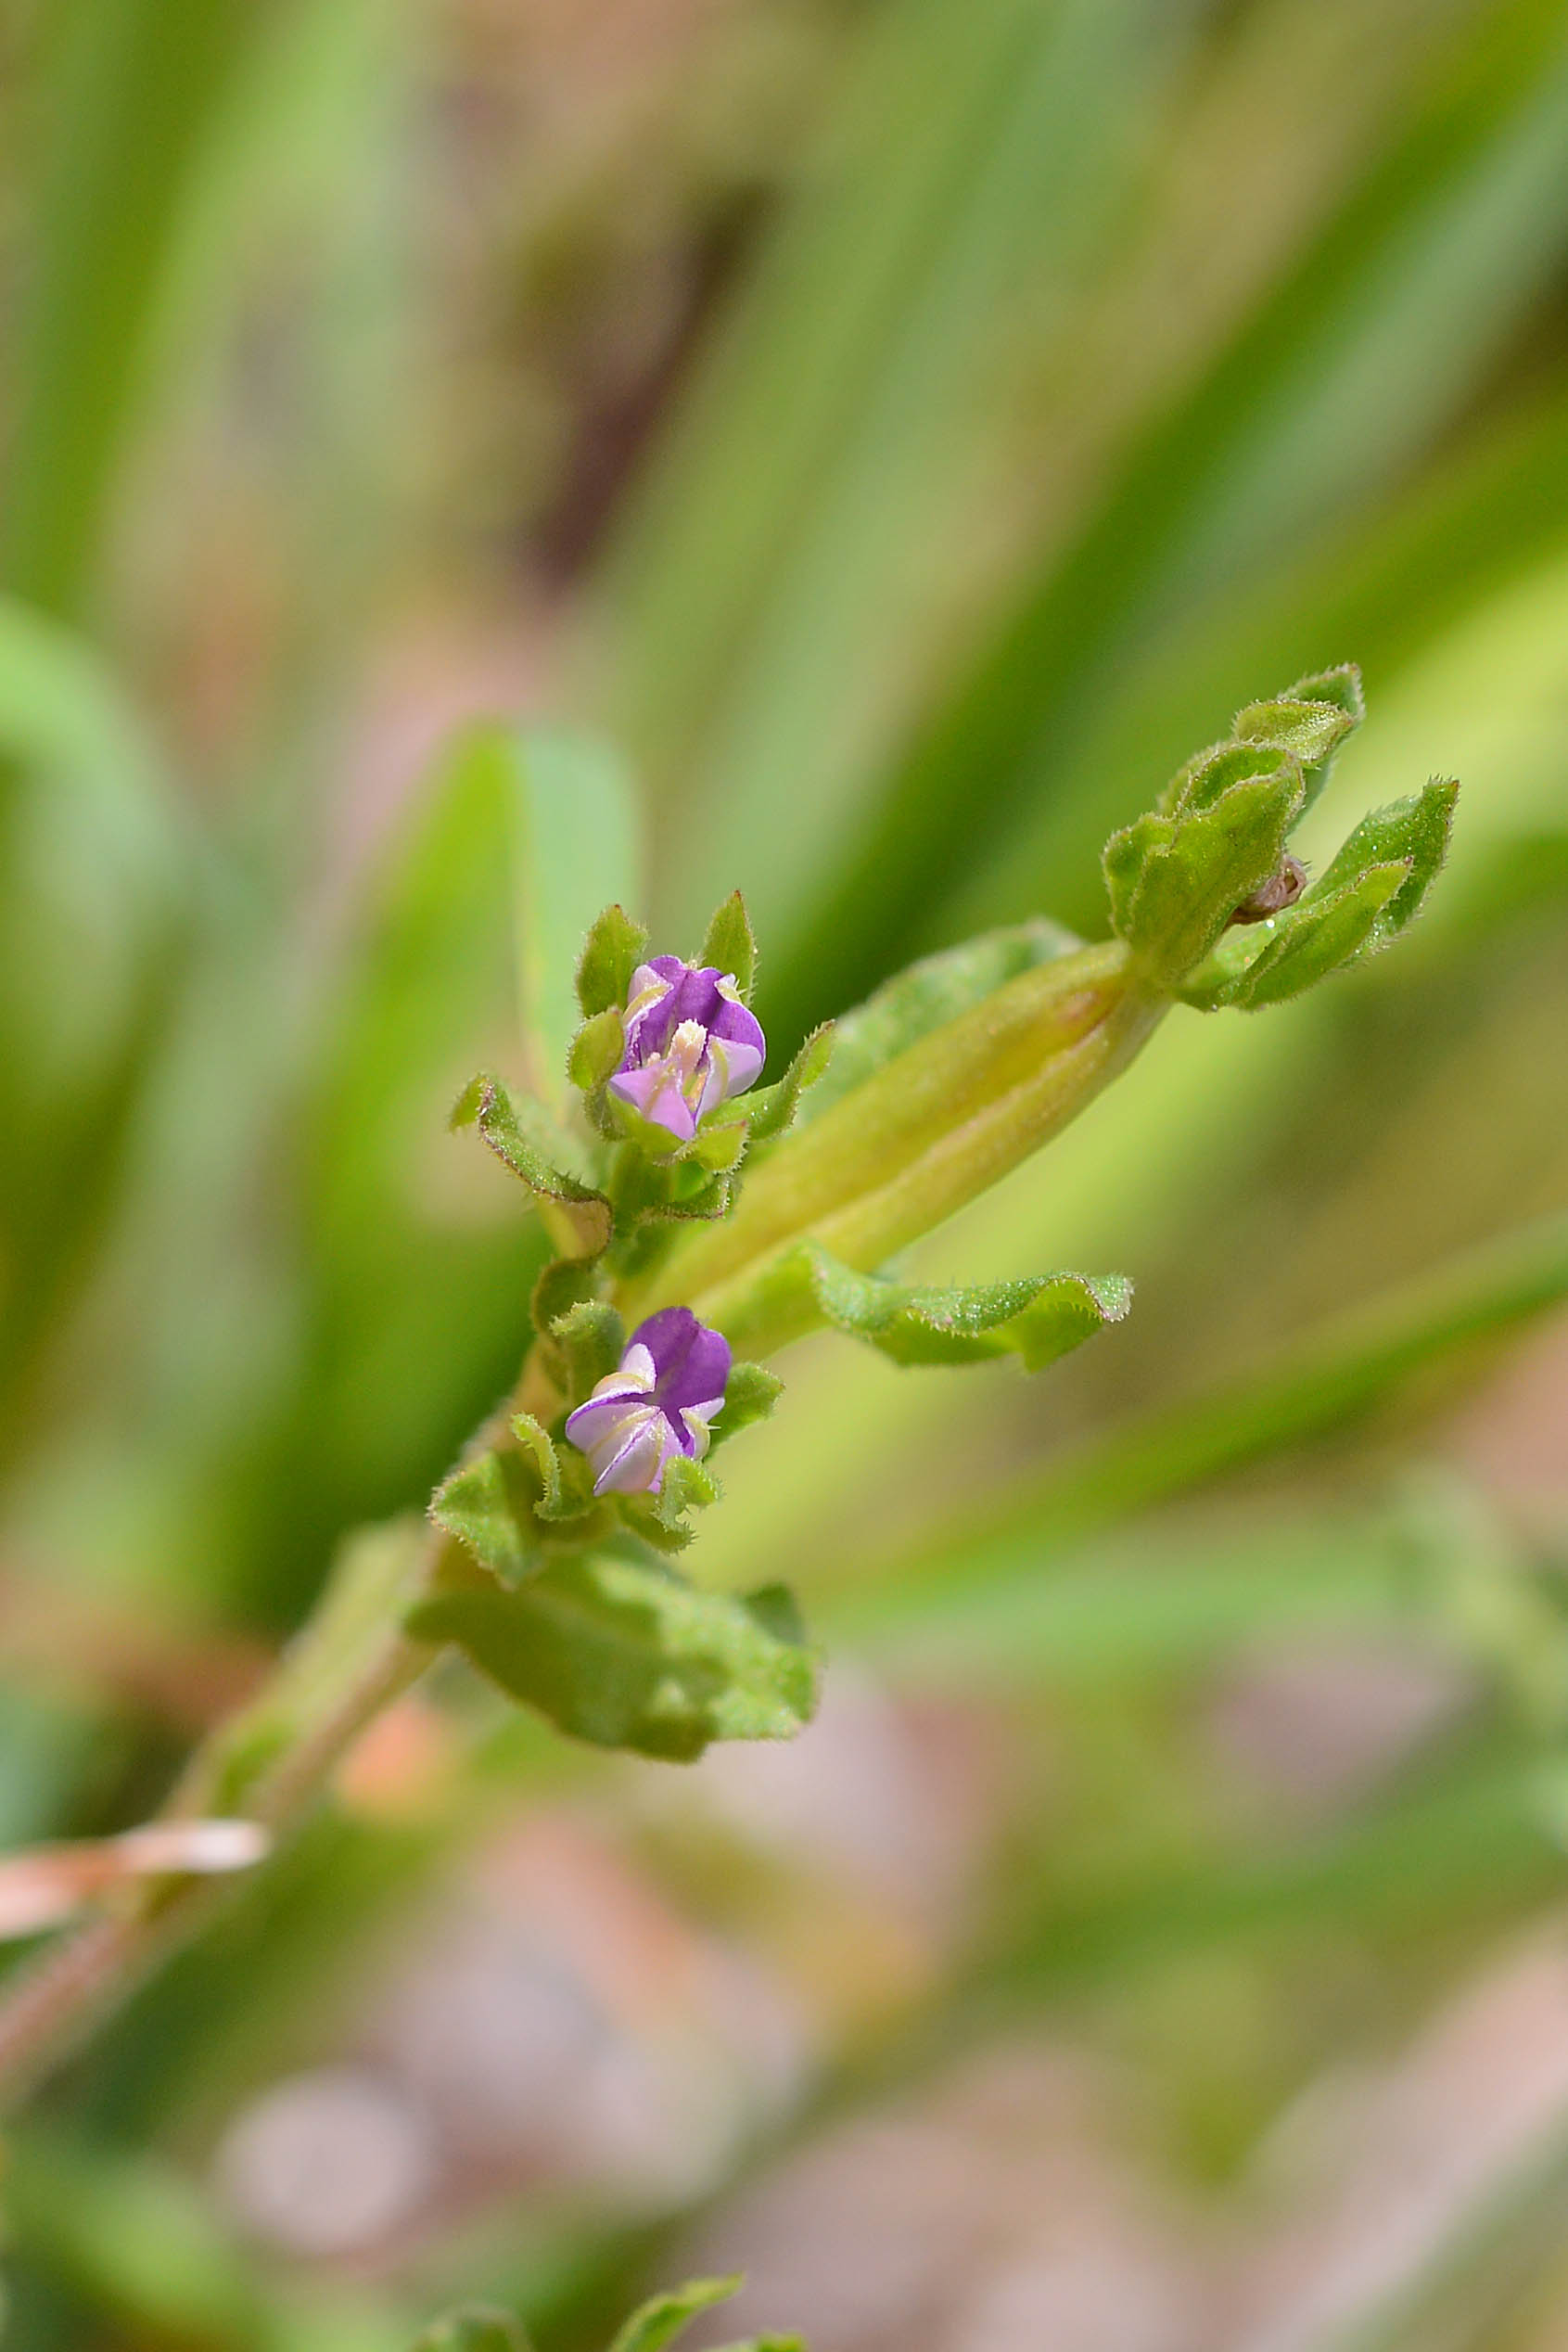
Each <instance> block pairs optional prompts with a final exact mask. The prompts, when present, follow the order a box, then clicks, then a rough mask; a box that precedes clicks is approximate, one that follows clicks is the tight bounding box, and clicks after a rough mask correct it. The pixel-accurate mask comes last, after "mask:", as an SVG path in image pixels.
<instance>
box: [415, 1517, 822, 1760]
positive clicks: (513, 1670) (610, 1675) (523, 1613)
mask: <svg viewBox="0 0 1568 2352" xmlns="http://www.w3.org/2000/svg"><path fill="white" fill-rule="evenodd" d="M409 1630H410V1631H411V1632H413V1633H414V1635H415V1636H416V1638H418V1639H420V1640H423V1641H431V1642H447V1641H451V1642H456V1643H460V1644H461V1645H462V1647H463V1648H464V1649H465V1651H466V1653H467V1655H468V1656H469V1657H470V1658H471V1659H472V1660H473V1662H474V1664H475V1665H476V1666H477V1667H478V1668H479V1669H480V1671H481V1672H482V1673H485V1674H488V1675H489V1676H490V1677H491V1681H496V1682H499V1683H500V1685H501V1687H502V1689H503V1690H504V1691H507V1692H509V1693H510V1694H511V1695H512V1696H513V1697H514V1698H516V1699H521V1700H523V1701H524V1702H525V1703H526V1704H527V1705H528V1706H533V1707H537V1708H538V1709H539V1711H540V1713H541V1714H542V1715H544V1716H546V1717H548V1719H550V1721H551V1722H553V1723H554V1724H555V1725H556V1726H557V1728H558V1729H559V1730H561V1731H563V1732H568V1733H569V1734H570V1735H571V1736H572V1737H573V1738H575V1739H580V1740H586V1741H588V1742H589V1743H591V1744H592V1745H594V1746H596V1747H614V1748H631V1749H633V1750H635V1751H636V1753H637V1754H639V1755H642V1756H655V1757H660V1758H665V1759H666V1760H668V1761H669V1762H672V1763H688V1762H690V1761H691V1760H692V1759H693V1758H696V1757H698V1756H700V1755H701V1754H702V1752H703V1750H704V1749H705V1748H706V1747H708V1745H710V1743H711V1742H713V1741H714V1740H725V1739H731V1740H767V1739H788V1738H791V1737H792V1736H793V1735H794V1733H795V1732H797V1731H798V1730H799V1729H800V1727H801V1725H802V1724H803V1723H806V1722H808V1721H809V1719H810V1717H811V1715H812V1712H813V1711H814V1709H815V1706H816V1669H815V1666H814V1664H813V1661H812V1658H811V1654H810V1652H809V1649H808V1648H807V1646H806V1643H805V1640H804V1637H803V1634H802V1632H801V1629H800V1625H799V1621H798V1618H797V1615H796V1612H795V1607H794V1604H793V1602H792V1601H791V1600H790V1598H789V1596H788V1594H787V1593H785V1592H784V1591H783V1590H782V1588H781V1587H778V1586H771V1587H768V1588H766V1589H765V1590H764V1591H760V1592H756V1593H752V1594H751V1595H749V1596H748V1597H747V1598H745V1599H742V1598H739V1597H737V1596H735V1595H733V1594H731V1593H725V1592H706V1591H700V1590H699V1589H698V1588H697V1587H696V1586H695V1585H693V1584H690V1583H689V1582H688V1581H687V1580H686V1579H685V1578H683V1577H682V1576H679V1575H677V1574H676V1572H675V1571H674V1570H673V1569H672V1568H669V1567H667V1566H664V1564H663V1563H662V1562H660V1561H657V1560H653V1559H648V1558H636V1559H632V1558H622V1557H618V1556H614V1555H610V1554H603V1555H601V1556H598V1557H594V1558H583V1557H581V1556H576V1557H572V1558H568V1559H564V1560H560V1561H557V1562H555V1564H554V1565H553V1566H548V1567H546V1568H544V1569H543V1570H542V1572H541V1573H540V1574H539V1575H537V1576H535V1577H533V1578H532V1579H530V1580H529V1583H527V1584H526V1585H523V1586H522V1587H520V1588H519V1589H518V1590H517V1591H500V1590H499V1589H498V1590H495V1591H469V1592H448V1593H441V1594H440V1595H438V1596H437V1597H436V1598H434V1599H432V1600H429V1601H427V1602H425V1603H423V1604H420V1605H419V1606H418V1607H417V1608H416V1609H415V1610H414V1612H413V1614H412V1616H411V1617H410V1618H409Z"/></svg>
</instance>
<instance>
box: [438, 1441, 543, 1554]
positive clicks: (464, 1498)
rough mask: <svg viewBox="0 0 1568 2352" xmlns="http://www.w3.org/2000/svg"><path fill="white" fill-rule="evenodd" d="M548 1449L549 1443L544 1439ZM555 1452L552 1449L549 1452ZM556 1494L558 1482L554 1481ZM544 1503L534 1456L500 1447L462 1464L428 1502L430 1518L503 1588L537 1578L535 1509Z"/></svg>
mask: <svg viewBox="0 0 1568 2352" xmlns="http://www.w3.org/2000/svg"><path fill="white" fill-rule="evenodd" d="M545 1443H546V1444H547V1445H548V1444H549V1439H548V1438H546V1439H545ZM551 1451H552V1453H554V1448H552V1449H551ZM556 1491H557V1493H558V1492H559V1481H558V1479H557V1481H556ZM541 1498H542V1479H541V1476H540V1470H539V1466H538V1461H537V1457H535V1456H533V1455H532V1454H531V1453H530V1454H523V1453H519V1452H516V1451H514V1450H513V1449H512V1448H511V1447H510V1446H500V1447H494V1448H491V1449H489V1450H487V1451H485V1452H484V1453H479V1454H476V1455H475V1456H474V1458H473V1460H472V1461H470V1462H465V1463H460V1464H459V1465H458V1467H457V1468H456V1469H455V1470H453V1471H452V1472H451V1473H450V1475H449V1476H447V1477H445V1478H443V1479H442V1481H441V1483H440V1486H439V1487H438V1488H437V1489H436V1491H435V1493H434V1495H433V1496H432V1497H431V1499H430V1516H431V1518H432V1519H433V1520H434V1522H435V1524H436V1526H437V1527H438V1528H440V1529H441V1531H442V1533H443V1534H445V1535H450V1536H454V1537H455V1538H456V1539H457V1541H458V1542H459V1543H461V1544H462V1546H463V1547H464V1550H465V1551H466V1552H469V1553H472V1554H473V1556H474V1558H475V1559H476V1560H477V1561H478V1564H479V1566H480V1567H482V1568H488V1569H489V1570H490V1572H491V1576H493V1577H499V1578H500V1579H501V1581H502V1583H503V1584H505V1585H518V1584H521V1583H522V1582H523V1581H524V1579H526V1578H528V1577H530V1576H532V1575H534V1574H535V1573H536V1571H537V1570H538V1569H539V1567H540V1566H542V1562H543V1558H544V1552H543V1544H542V1535H541V1531H540V1528H539V1523H538V1520H537V1519H536V1517H535V1515H534V1506H535V1505H536V1503H538V1502H540V1500H541Z"/></svg>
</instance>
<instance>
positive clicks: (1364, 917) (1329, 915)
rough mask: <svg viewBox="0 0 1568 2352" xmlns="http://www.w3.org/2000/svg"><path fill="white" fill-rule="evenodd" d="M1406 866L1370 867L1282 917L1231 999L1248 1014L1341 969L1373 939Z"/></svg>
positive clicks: (1403, 879)
mask: <svg viewBox="0 0 1568 2352" xmlns="http://www.w3.org/2000/svg"><path fill="white" fill-rule="evenodd" d="M1409 872H1410V870H1409V866H1408V865H1405V864H1404V863H1398V864H1394V865H1372V866H1368V867H1367V869H1366V871H1365V872H1364V873H1362V874H1358V875H1357V876H1355V878H1354V880H1352V881H1349V882H1347V883H1345V886H1344V888H1341V889H1337V890H1333V891H1332V892H1330V893H1329V895H1328V896H1327V897H1319V896H1318V895H1317V893H1316V892H1314V894H1313V895H1312V897H1311V898H1310V899H1306V900H1303V901H1302V902H1301V905H1300V906H1299V908H1293V909H1292V917H1293V918H1294V919H1290V920H1286V919H1283V918H1281V919H1280V920H1279V924H1278V935H1277V936H1276V937H1275V938H1274V939H1272V940H1269V941H1268V945H1267V946H1266V947H1265V948H1264V950H1263V952H1262V953H1261V954H1260V955H1259V956H1258V957H1257V958H1256V961H1255V962H1254V963H1252V964H1249V965H1248V966H1247V968H1246V970H1245V972H1244V973H1243V975H1242V977H1241V978H1240V980H1239V981H1238V982H1237V983H1236V985H1235V988H1234V991H1233V992H1232V993H1231V994H1230V997H1229V998H1228V999H1227V1002H1228V1003H1232V1004H1238V1005H1240V1006H1241V1007H1242V1008H1243V1010H1244V1011H1246V1012H1256V1011H1260V1010H1261V1009H1262V1008H1263V1007H1264V1006H1265V1005H1268V1004H1282V1003H1284V1002H1285V1000H1286V999H1287V997H1292V996H1299V995H1300V993H1301V991H1302V990H1303V989H1308V988H1311V987H1313V986H1314V984H1315V983H1316V982H1317V981H1319V980H1321V979H1326V978H1328V976H1329V974H1330V973H1331V972H1337V971H1340V970H1341V969H1342V968H1343V967H1344V966H1345V965H1346V964H1348V963H1350V962H1351V961H1352V959H1353V958H1354V957H1355V956H1356V955H1357V954H1358V953H1359V952H1360V951H1361V949H1362V948H1363V947H1364V946H1365V945H1366V944H1367V942H1368V941H1369V940H1370V939H1371V937H1372V935H1373V933H1374V931H1375V930H1376V928H1377V926H1378V923H1379V920H1380V918H1381V917H1382V916H1383V914H1384V911H1385V909H1386V908H1387V907H1388V905H1389V903H1390V901H1392V900H1393V899H1394V898H1395V897H1396V894H1397V893H1398V892H1399V891H1400V890H1401V889H1403V888H1404V887H1405V885H1406V883H1407V882H1408V881H1409Z"/></svg>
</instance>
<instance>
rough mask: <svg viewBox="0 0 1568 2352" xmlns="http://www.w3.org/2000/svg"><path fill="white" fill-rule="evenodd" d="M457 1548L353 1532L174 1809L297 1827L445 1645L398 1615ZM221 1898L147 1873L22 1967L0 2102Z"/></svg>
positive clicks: (1, 2009)
mask: <svg viewBox="0 0 1568 2352" xmlns="http://www.w3.org/2000/svg"><path fill="white" fill-rule="evenodd" d="M454 1551H455V1547H453V1545H452V1544H451V1543H450V1541H449V1540H448V1539H447V1538H445V1537H441V1536H437V1535H432V1534H430V1533H428V1532H427V1531H424V1530H422V1529H421V1528H419V1526H418V1524H417V1523H416V1522H414V1523H397V1524H395V1525H393V1526H391V1527H389V1528H370V1529H367V1530H365V1531H364V1532H363V1533H362V1534H361V1535H359V1536H358V1537H357V1538H355V1539H354V1540H352V1541H351V1543H350V1545H349V1546H348V1548H347V1550H346V1552H345V1553H344V1554H343V1557H342V1559H341V1561H340V1563H339V1566H338V1568H337V1569H336V1571H335V1572H334V1574H333V1576H332V1578H331V1579H330V1581H329V1583H328V1585H327V1588H326V1591H325V1593H324V1594H323V1596H322V1599H321V1601H320V1603H319V1604H318V1605H317V1608H316V1610H315V1612H314V1614H313V1616H312V1617H311V1619H310V1621H309V1623H308V1624H307V1625H306V1627H305V1628H304V1630H302V1631H301V1633H300V1636H299V1638H298V1639H297V1640H296V1641H295V1643H293V1644H292V1646H291V1647H290V1649H289V1650H288V1651H287V1652H286V1654H285V1655H284V1657H283V1658H282V1660H281V1661H280V1663H279V1666H278V1668H277V1671H276V1672H275V1674H274V1676H273V1678H272V1680H271V1681H270V1682H269V1683H268V1685H267V1687H266V1689H265V1690H264V1691H262V1692H261V1694H260V1696H259V1697H257V1698H256V1699H255V1700H253V1701H252V1702H251V1703H250V1704H249V1706H246V1707H243V1708H242V1709H241V1710H240V1712H239V1713H238V1714H237V1715H236V1716H234V1717H232V1718H231V1719H229V1721H228V1722H226V1723H224V1724H221V1725H219V1726H218V1728H217V1730H216V1731H215V1732H213V1733H212V1734H211V1735H210V1737H209V1738H208V1739H207V1740H205V1741H203V1743H202V1745H200V1746H199V1747H198V1749H197V1751H196V1754H195V1755H194V1756H193V1758H191V1761H190V1763H189V1765H188V1767H187V1768H186V1770H185V1773H184V1775H183V1776H182V1778H181V1780H180V1782H179V1784H178V1785H177V1787H176V1788H175V1789H174V1791H173V1793H172V1796H170V1799H169V1801H168V1804H167V1805H166V1806H165V1807H164V1809H163V1810H164V1815H165V1817H167V1818H171V1819H177V1820H194V1819H199V1818H205V1817H207V1816H210V1815H212V1814H223V1815H226V1816H234V1817H239V1818H243V1819H245V1820H248V1821H255V1822H262V1823H263V1824H264V1825H265V1826H266V1827H267V1828H268V1829H270V1830H271V1831H273V1833H274V1835H278V1836H281V1835H283V1834H286V1833H287V1831H289V1830H290V1829H292V1828H293V1827H295V1826H296V1825H297V1824H298V1823H299V1822H300V1820H301V1819H302V1818H303V1817H304V1815H305V1814H306V1813H307V1812H308V1811H309V1810H310V1809H311V1807H312V1804H313V1803H314V1802H315V1800H316V1798H317V1796H319V1795H320V1793H321V1791H322V1789H323V1788H324V1787H325V1784H326V1783H327V1782H328V1780H329V1779H330V1777H331V1775H332V1773H333V1771H334V1770H335V1769H336V1767H337V1766H338V1763H339V1762H340V1761H341V1760H342V1758H343V1757H344V1756H345V1755H347V1753H348V1751H349V1749H350V1748H351V1746H352V1745H353V1744H354V1742H355V1740H356V1739H357V1738H358V1737H359V1735H360V1733H361V1732H363V1730H364V1728H365V1727H366V1725H367V1724H369V1723H371V1722H373V1721H374V1720H375V1719H376V1717H377V1716H378V1715H380V1714H381V1713H382V1711H383V1710H384V1709H385V1708H386V1707H388V1706H390V1705H391V1703H392V1701H393V1700H394V1699H396V1698H398V1697H400V1696H401V1695H402V1693H403V1692H405V1691H406V1690H408V1689H409V1688H410V1687H411V1686H412V1685H413V1684H414V1682H415V1681H418V1679H419V1677H420V1676H421V1675H422V1674H423V1673H424V1671H425V1669H426V1668H427V1666H428V1665H429V1664H430V1662H431V1660H432V1658H433V1657H434V1656H435V1655H437V1653H436V1652H435V1651H434V1650H433V1649H432V1648H430V1647H429V1646H428V1645H427V1643H418V1642H413V1641H411V1640H410V1639H409V1638H408V1636H407V1635H406V1634H404V1633H403V1631H402V1620H403V1617H404V1616H405V1615H406V1613H407V1611H408V1608H409V1606H410V1604H412V1602H413V1601H414V1599H415V1598H417V1597H418V1596H419V1595H421V1594H422V1593H424V1592H427V1591H431V1590H433V1589H434V1588H435V1587H436V1586H437V1585H439V1584H440V1583H441V1582H443V1581H444V1580H445V1579H447V1577H448V1576H449V1575H452V1574H455V1573H457V1572H459V1569H460V1566H461V1564H460V1561H459V1560H458V1559H456V1558H454V1557H453V1553H454ZM222 1900H223V1888H222V1887H220V1886H216V1885H214V1884H213V1882H212V1881H211V1880H210V1879H202V1878H194V1877H185V1876H180V1877H169V1878H164V1879H159V1880H156V1881H152V1882H149V1883H148V1884H147V1885H142V1886H139V1887H137V1888H135V1889H134V1891H132V1892H131V1893H129V1894H128V1895H127V1897H126V1898H125V1899H124V1901H123V1903H122V1905H121V1908H119V1909H118V1910H116V1911H113V1912H112V1913H111V1914H110V1915H109V1916H108V1917H100V1918H97V1919H95V1920H93V1921H92V1922H91V1923H90V1924H88V1925H87V1926H85V1927H83V1928H82V1929H80V1930H79V1931H78V1932H77V1933H76V1934H75V1935H74V1936H71V1937H69V1938H67V1940H66V1941H65V1942H63V1943H60V1944H57V1945H54V1946H51V1947H50V1948H49V1949H46V1950H45V1952H44V1953H43V1954H42V1955H41V1957H40V1958H39V1960H38V1961H37V1962H35V1963H34V1964H33V1965H32V1967H31V1968H28V1969H26V1970H24V1971H23V1973H22V1974H21V1975H19V1977H18V1978H17V1980H16V1981H15V1982H14V1983H13V1984H12V1985H11V1986H10V1987H9V1988H7V1991H6V1997H5V1999H4V2000H0V2106H4V2107H6V2108H7V2109H9V2108H13V2107H15V2106H16V2105H17V2104H18V2103H19V2102H20V2101H22V2100H24V2099H25V2098H27V2096H28V2095H29V2094H30V2093H31V2092H32V2090H34V2089H35V2088H36V2087H37V2085H38V2084H39V2083H40V2082H41V2081H42V2080H43V2079H44V2078H45V2077H46V2076H47V2075H48V2074H49V2072H50V2071H51V2070H52V2069H53V2067H54V2066H55V2065H56V2064H58V2062H59V2061H60V2060H61V2059H62V2058H63V2057H65V2056H67V2055H69V2054H70V2052H71V2051H72V2050H74V2049H75V2048H76V2046H77V2044H78V2043H79V2042H80V2041H81V2040H82V2039H83V2038H84V2037H85V2035H86V2034H87V2033H89V2032H90V2031H91V2029H92V2028H93V2026H95V2025H96V2023H97V2022H98V2021H99V2020H100V2018H102V2017H103V2016H104V2015H106V2014H107V2013H108V2011H109V2010H111V2009H112V2008H114V2007H116V2006H118V2005H119V2003H120V2002H121V2001H123V2000H125V1999H126V1998H128V1996H129V1995H130V1994H131V1993H132V1992H133V1991H134V1989H135V1988H136V1986H137V1985H139V1984H140V1983H141V1982H142V1981H143V1979H144V1978H145V1977H146V1976H147V1975H148V1974H149V1973H150V1972H151V1970H152V1969H153V1968H155V1967H156V1966H157V1965H158V1963H159V1962H160V1961H161V1960H162V1959H163V1958H164V1957H165V1956H166V1955H167V1954H168V1953H169V1952H170V1951H171V1950H172V1949H174V1948H175V1947H176V1946H177V1945H179V1944H181V1943H184V1942H185V1940H186V1939H187V1938H188V1937H190V1936H192V1935H193V1934H194V1933H195V1932H196V1931H197V1930H198V1928H199V1927H200V1926H201V1925H202V1924H203V1923H204V1922H205V1920H206V1919H207V1918H208V1917H209V1915H210V1912H211V1911H212V1910H213V1908H214V1907H215V1906H216V1905H217V1904H219V1903H220V1902H221V1901H222Z"/></svg>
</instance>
